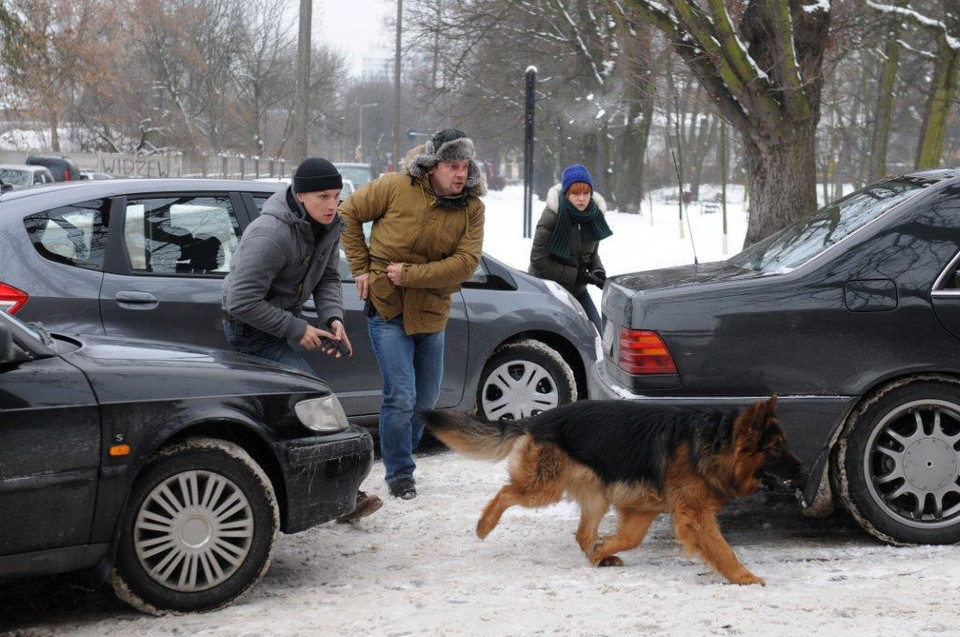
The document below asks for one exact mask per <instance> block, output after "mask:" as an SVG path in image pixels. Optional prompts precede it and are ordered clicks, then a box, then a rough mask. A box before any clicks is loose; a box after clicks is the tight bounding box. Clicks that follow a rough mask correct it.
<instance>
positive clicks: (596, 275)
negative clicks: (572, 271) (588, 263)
mask: <svg viewBox="0 0 960 637" xmlns="http://www.w3.org/2000/svg"><path fill="white" fill-rule="evenodd" d="M583 274H584V277H585V279H586V280H585V281H584V282H585V283H592V284H593V285H595V286H597V287H598V288H601V289H602V288H603V284H604V283H605V282H606V281H607V273H606V272H604V271H603V270H601V269H600V268H597V269H596V270H593V271H591V270H588V269H586V268H584V269H583Z"/></svg>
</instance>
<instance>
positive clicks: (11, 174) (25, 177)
mask: <svg viewBox="0 0 960 637" xmlns="http://www.w3.org/2000/svg"><path fill="white" fill-rule="evenodd" d="M0 181H2V182H4V183H7V184H13V185H14V186H26V185H28V184H29V183H30V173H29V172H27V171H25V170H14V169H12V168H0Z"/></svg>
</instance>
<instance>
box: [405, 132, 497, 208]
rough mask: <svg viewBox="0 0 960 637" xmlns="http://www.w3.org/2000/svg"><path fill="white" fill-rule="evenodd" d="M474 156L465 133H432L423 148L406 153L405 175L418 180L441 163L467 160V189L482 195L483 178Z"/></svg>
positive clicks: (472, 146) (471, 143)
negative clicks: (468, 165)
mask: <svg viewBox="0 0 960 637" xmlns="http://www.w3.org/2000/svg"><path fill="white" fill-rule="evenodd" d="M476 154H477V151H476V148H475V147H474V145H473V140H472V139H470V138H469V137H467V135H466V133H464V132H463V131H461V130H457V129H456V128H445V129H443V130H441V131H437V132H436V133H434V134H433V137H431V138H430V140H429V141H427V142H426V143H425V144H423V146H419V147H417V148H415V149H413V150H411V151H410V152H409V153H407V157H408V158H410V161H409V164H408V166H407V173H408V174H409V175H410V177H412V178H413V179H420V178H421V177H423V176H424V175H426V174H427V173H429V172H430V169H431V168H433V167H434V166H436V165H437V164H438V163H440V162H441V161H461V160H467V161H469V162H470V167H469V169H468V170H467V188H468V189H473V190H476V194H478V195H479V194H483V178H482V177H481V175H480V167H479V166H477V162H476ZM478 189H479V190H478Z"/></svg>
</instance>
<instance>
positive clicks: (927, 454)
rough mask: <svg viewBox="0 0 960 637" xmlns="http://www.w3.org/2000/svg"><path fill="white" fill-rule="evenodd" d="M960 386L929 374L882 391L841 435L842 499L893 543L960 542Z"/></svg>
mask: <svg viewBox="0 0 960 637" xmlns="http://www.w3.org/2000/svg"><path fill="white" fill-rule="evenodd" d="M958 448H960V383H957V382H953V381H950V380H949V379H939V378H937V379H930V378H928V379H924V380H918V381H914V382H906V383H903V382H901V383H899V384H897V385H894V386H891V387H889V388H888V389H886V390H885V391H881V392H878V393H877V394H876V395H875V396H874V397H873V398H872V399H870V400H868V401H867V402H866V403H865V404H864V405H862V406H861V407H860V408H858V409H857V410H856V411H855V412H854V414H853V415H852V417H851V420H850V423H849V426H848V427H846V430H845V433H844V434H843V436H842V437H841V439H840V444H839V446H838V450H837V457H836V467H835V468H836V470H837V471H836V475H838V477H839V479H838V486H839V488H840V496H841V500H842V501H843V503H844V505H845V506H846V508H847V510H848V511H849V512H850V513H851V515H853V517H854V518H855V519H856V520H857V521H858V522H859V523H860V525H861V526H862V527H863V528H864V529H866V530H867V531H869V532H870V533H872V534H873V535H875V536H876V537H878V538H880V539H881V540H883V541H885V542H889V543H892V544H953V543H956V542H960V484H958V480H960V451H958Z"/></svg>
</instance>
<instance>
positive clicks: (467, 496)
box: [0, 188, 960, 637]
mask: <svg viewBox="0 0 960 637" xmlns="http://www.w3.org/2000/svg"><path fill="white" fill-rule="evenodd" d="M730 201H731V202H736V204H737V205H735V206H731V215H730V228H731V235H730V239H729V245H730V251H731V253H732V252H735V251H736V250H737V248H738V247H739V245H740V244H741V242H742V237H743V233H744V231H745V226H746V219H745V216H744V213H743V212H742V209H741V208H740V206H739V204H740V202H741V201H742V191H735V193H733V194H732V195H731V198H730ZM522 209H523V206H522V201H521V199H520V190H519V189H518V188H511V189H508V190H507V191H504V192H500V193H491V195H490V196H489V197H488V198H487V210H488V214H487V227H486V237H487V238H486V242H485V243H486V249H487V251H488V252H489V253H491V254H493V255H494V256H496V257H498V258H500V259H501V260H503V261H505V262H507V263H509V264H511V265H514V266H517V267H521V268H525V267H526V262H527V258H528V255H529V247H530V241H529V240H524V239H522V237H521V234H522V227H523V220H522ZM540 209H541V207H540V206H539V205H537V206H535V212H534V223H536V219H537V218H538V217H539V214H540ZM642 212H643V214H640V215H637V214H624V213H611V214H610V215H609V222H610V225H611V227H612V228H613V230H614V235H613V237H611V238H610V239H608V240H605V241H604V242H603V243H602V244H601V245H602V247H601V256H602V258H603V260H604V263H605V264H606V266H607V271H608V273H609V274H611V275H612V274H617V273H621V272H627V271H633V270H638V269H645V268H651V267H661V266H667V265H674V264H678V263H685V262H689V261H690V260H691V258H692V251H691V247H690V239H689V235H687V236H686V237H684V238H681V237H680V236H679V229H678V222H677V209H676V204H664V203H657V202H656V201H655V202H654V205H653V222H654V223H653V224H652V225H651V220H650V209H649V207H645V209H644V210H643V211H642ZM690 217H691V223H692V225H693V232H694V237H695V239H696V243H697V252H698V255H699V258H700V260H701V261H707V260H711V259H717V258H722V257H723V256H724V255H723V254H722V247H723V246H722V240H721V237H720V233H719V228H720V215H719V214H700V212H699V209H698V207H697V206H696V205H695V204H694V205H691V206H690ZM685 232H686V230H685ZM597 300H598V301H599V296H598V298H597ZM419 464H420V469H419V471H418V476H417V477H418V489H419V491H420V497H418V498H416V499H415V500H412V501H409V502H403V501H399V500H395V499H392V498H390V497H389V496H388V495H387V494H386V488H385V486H384V485H383V482H382V478H383V466H382V464H380V463H379V462H377V463H376V464H375V465H374V469H373V473H372V474H371V477H370V478H369V479H368V481H367V483H366V488H368V489H369V490H372V491H374V492H376V493H378V494H379V495H380V496H381V497H383V498H384V499H385V505H384V507H383V509H381V511H379V512H378V513H376V514H375V515H374V516H372V517H370V518H368V519H366V520H363V521H361V522H360V523H358V524H357V525H355V526H342V525H337V524H327V525H324V526H322V527H318V528H314V529H311V530H309V531H306V532H304V533H301V534H298V535H294V536H284V537H283V538H282V540H281V544H280V546H279V548H278V550H277V552H276V558H275V562H274V564H273V566H272V568H271V569H270V571H269V572H268V573H267V576H266V578H265V579H264V581H263V582H261V584H260V585H259V586H257V587H256V588H255V589H254V590H253V592H252V593H251V594H250V595H249V596H248V597H247V598H245V599H244V600H243V601H241V602H240V603H239V604H237V605H234V606H232V607H229V608H226V609H224V610H222V611H219V612H216V613H210V614H204V615H192V616H168V617H162V618H153V617H147V616H144V615H140V614H138V613H136V612H135V611H133V610H130V609H129V608H127V607H125V606H124V605H122V604H121V603H120V602H118V601H117V600H116V599H114V598H113V597H112V596H111V595H110V594H109V593H108V592H107V591H105V590H100V591H98V592H95V593H87V592H83V591H80V590H78V589H74V588H72V587H70V586H69V585H67V584H66V583H64V581H63V580H59V579H56V580H44V581H39V582H30V583H27V584H23V583H18V584H15V585H5V586H3V587H0V632H2V631H3V630H4V629H6V630H8V631H9V633H8V634H16V635H29V636H45V635H78V636H87V635H89V636H110V635H116V636H120V635H132V634H136V635H165V636H169V635H192V636H206V635H391V636H401V635H532V634H541V635H542V634H558V635H639V634H671V635H796V634H815V635H824V636H828V635H854V634H863V635H878V636H881V635H889V636H891V637H893V636H901V635H921V634H923V635H926V634H935V635H960V621H958V619H957V608H958V607H960V550H958V548H957V547H907V548H896V547H890V546H886V545H883V544H880V543H879V542H877V541H875V540H873V539H872V538H871V537H870V536H868V535H866V534H865V533H863V532H861V531H860V530H859V528H858V527H856V525H855V524H854V523H852V522H851V521H850V520H849V518H847V517H846V516H842V515H838V516H834V517H833V518H830V519H827V520H813V519H808V518H804V517H802V516H801V515H800V513H799V512H798V510H797V508H796V506H795V505H794V504H793V502H792V500H791V499H790V498H788V497H784V496H772V495H759V496H754V497H752V498H749V499H747V500H743V501H740V502H738V503H735V504H734V505H733V506H731V508H730V509H729V511H728V513H727V514H725V515H724V516H723V518H722V520H721V525H722V527H723V528H724V531H725V535H726V537H727V538H728V540H729V541H730V543H731V544H732V545H733V547H734V550H735V551H736V552H737V554H738V555H739V557H740V558H741V560H742V561H743V562H744V563H745V564H746V565H747V566H748V567H749V568H751V569H752V570H753V571H754V572H755V573H756V574H757V575H759V576H761V577H764V578H765V579H766V586H765V587H757V586H753V587H738V586H732V585H728V584H726V583H725V582H724V580H723V579H722V578H720V577H719V576H718V575H716V574H714V573H712V572H711V571H710V570H709V569H708V568H706V567H705V566H703V565H702V564H701V563H699V562H695V561H691V560H689V559H687V558H684V557H682V556H681V555H680V552H679V550H678V548H677V546H676V544H675V543H674V542H673V540H672V535H671V532H670V527H669V520H668V519H666V518H661V519H660V520H658V521H657V522H656V523H655V525H654V526H653V527H652V529H651V532H650V534H649V535H648V537H647V540H646V542H645V543H644V545H643V546H642V547H641V548H639V549H637V550H635V551H630V552H627V553H625V554H623V558H624V561H625V563H626V564H625V566H624V567H623V568H619V569H610V568H608V569H597V568H592V567H590V566H589V565H588V563H587V561H586V560H585V559H584V557H583V555H582V554H581V553H580V551H579V548H578V547H577V545H576V543H575V542H574V540H573V532H574V530H575V528H576V524H577V519H578V514H577V510H576V507H575V506H574V505H573V504H570V503H562V504H558V505H554V506H552V507H549V508H546V509H541V510H528V509H511V510H510V511H508V512H507V514H506V515H505V516H504V518H503V520H502V521H501V524H500V526H499V527H498V528H497V529H496V530H495V531H494V532H493V533H492V534H491V535H490V537H488V538H487V539H486V540H484V541H480V540H478V539H477V538H476V536H475V535H474V532H473V530H474V526H475V524H476V520H477V518H478V516H479V513H480V510H481V509H482V507H483V505H484V504H485V503H486V501H487V500H488V499H489V498H490V497H492V496H493V494H494V493H495V492H496V490H497V489H498V488H499V487H500V486H501V484H502V483H503V481H504V477H505V475H506V469H505V465H504V464H503V463H500V464H487V463H481V462H474V461H470V460H466V459H463V458H461V457H459V456H456V455H453V454H451V453H449V452H442V451H438V450H436V449H434V450H433V451H432V452H430V453H427V454H424V455H422V456H421V457H420V459H419ZM601 530H602V531H603V532H611V531H612V530H613V519H612V518H610V517H608V518H607V519H606V520H605V521H604V524H603V526H602V527H601Z"/></svg>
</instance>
